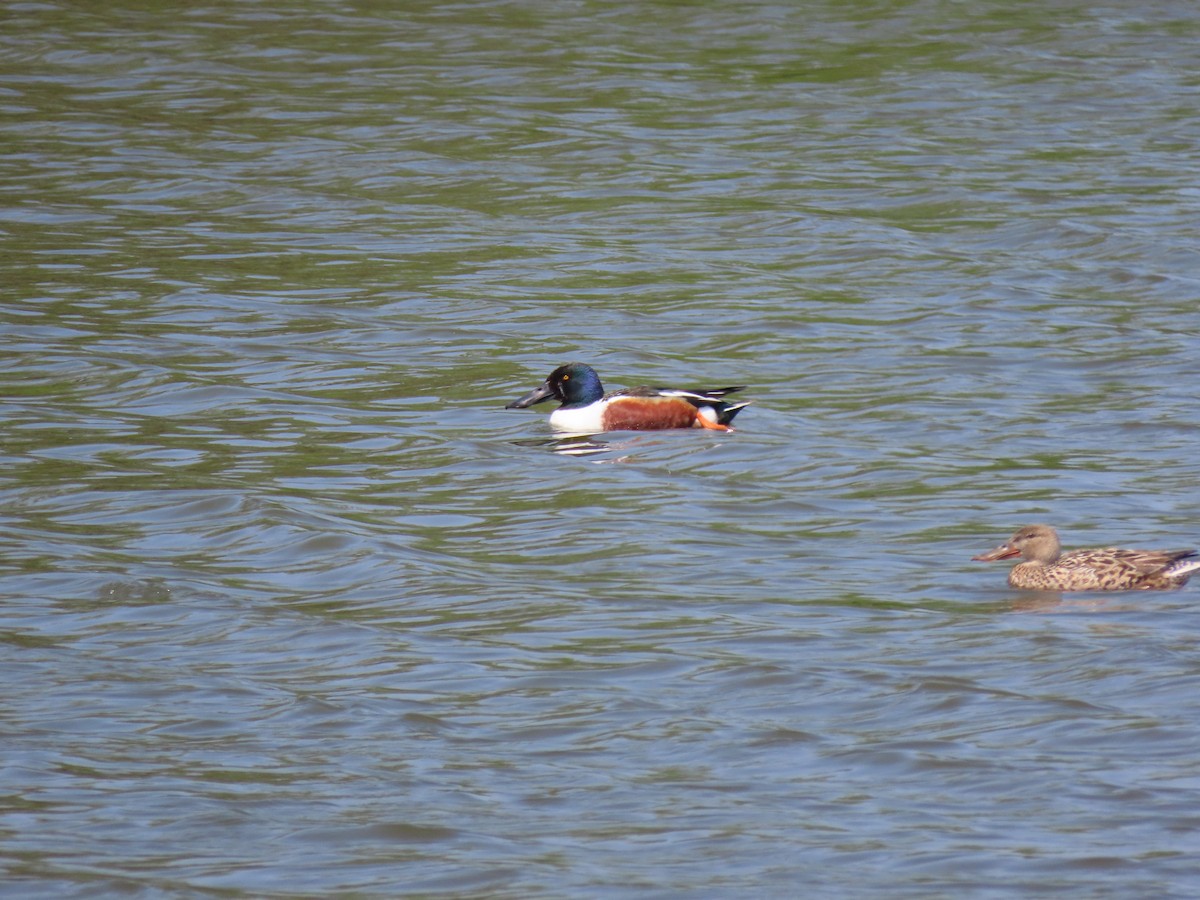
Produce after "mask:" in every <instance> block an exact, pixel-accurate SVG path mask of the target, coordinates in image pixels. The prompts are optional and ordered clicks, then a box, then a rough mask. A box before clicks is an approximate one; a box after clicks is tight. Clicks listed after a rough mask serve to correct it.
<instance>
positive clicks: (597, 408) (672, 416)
mask: <svg viewBox="0 0 1200 900" xmlns="http://www.w3.org/2000/svg"><path fill="white" fill-rule="evenodd" d="M741 390H745V385H740V386H737V387H725V388H715V389H713V390H700V391H685V390H677V389H674V388H661V387H635V388H625V389H624V390H621V391H613V392H611V393H608V394H606V393H604V386H603V385H602V384H601V383H600V376H599V375H597V374H596V370H595V369H593V368H592V367H591V366H589V365H586V364H585V363H581V362H571V363H567V364H566V365H562V366H559V367H558V368H557V369H555V370H554V371H553V372H551V373H550V374H549V376H547V378H546V380H545V381H543V382H542V383H541V384H540V385H538V386H537V387H535V388H534V389H533V390H532V391H530V392H529V393H528V394H526V395H525V396H524V397H521V398H520V399H518V400H514V401H513V402H512V403H509V404H508V405H506V406H505V407H504V408H505V409H525V408H526V407H530V406H533V405H534V404H535V403H541V402H543V401H544V400H557V401H559V403H560V404H561V405H560V406H559V407H558V409H556V410H554V412H552V413H551V414H550V427H551V428H553V429H554V430H555V431H567V432H571V433H573V434H599V433H601V432H605V431H657V430H661V429H666V428H707V429H710V430H712V431H732V430H733V429H732V426H731V425H730V423H731V422H732V421H733V417H734V416H736V415H737V414H738V413H739V412H741V411H742V410H743V409H745V408H746V407H747V406H749V405H750V404H749V402H748V401H747V402H746V403H726V402H725V400H724V399H723V398H724V397H726V396H727V395H729V394H732V393H734V392H736V391H741Z"/></svg>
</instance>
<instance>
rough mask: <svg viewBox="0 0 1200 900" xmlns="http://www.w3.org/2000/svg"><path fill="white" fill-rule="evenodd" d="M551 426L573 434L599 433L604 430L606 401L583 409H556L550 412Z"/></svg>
mask: <svg viewBox="0 0 1200 900" xmlns="http://www.w3.org/2000/svg"><path fill="white" fill-rule="evenodd" d="M550 427H551V428H553V429H554V430H555V431H569V432H571V433H572V434H598V433H599V432H601V431H603V430H604V401H603V400H597V401H596V402H595V403H592V404H591V405H589V406H584V407H582V408H581V409H556V410H555V411H554V412H552V413H550Z"/></svg>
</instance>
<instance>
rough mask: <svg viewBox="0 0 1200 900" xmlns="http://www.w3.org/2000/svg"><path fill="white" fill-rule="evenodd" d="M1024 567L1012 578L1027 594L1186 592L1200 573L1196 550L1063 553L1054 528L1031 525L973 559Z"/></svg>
mask: <svg viewBox="0 0 1200 900" xmlns="http://www.w3.org/2000/svg"><path fill="white" fill-rule="evenodd" d="M1014 556H1020V557H1021V558H1022V560H1023V561H1022V562H1019V563H1017V565H1015V566H1013V568H1012V570H1011V571H1010V572H1009V573H1008V583H1009V585H1010V586H1011V587H1015V588H1018V589H1021V590H1027V591H1146V590H1172V589H1174V588H1178V587H1183V585H1185V584H1186V583H1187V580H1188V579H1189V578H1190V577H1191V575H1192V573H1193V572H1195V571H1196V570H1197V569H1200V559H1197V558H1195V557H1196V556H1197V552H1196V551H1195V550H1190V549H1189V550H1121V549H1119V548H1116V547H1095V548H1090V549H1086V550H1073V551H1071V552H1070V553H1063V552H1062V544H1061V543H1060V542H1059V539H1058V532H1056V531H1055V530H1054V529H1053V528H1051V527H1050V526H1049V525H1026V526H1025V527H1024V528H1020V529H1018V530H1017V532H1016V533H1015V534H1013V536H1012V537H1010V538H1009V539H1008V540H1007V541H1005V542H1004V543H1003V544H1001V545H1000V546H999V547H997V548H996V549H995V550H991V551H989V552H987V553H981V554H980V555H979V556H973V557H971V558H972V559H974V560H979V561H980V562H991V561H992V560H997V559H1011V558H1012V557H1014Z"/></svg>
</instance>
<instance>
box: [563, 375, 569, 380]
mask: <svg viewBox="0 0 1200 900" xmlns="http://www.w3.org/2000/svg"><path fill="white" fill-rule="evenodd" d="M570 380H571V376H570V375H564V376H563V381H570Z"/></svg>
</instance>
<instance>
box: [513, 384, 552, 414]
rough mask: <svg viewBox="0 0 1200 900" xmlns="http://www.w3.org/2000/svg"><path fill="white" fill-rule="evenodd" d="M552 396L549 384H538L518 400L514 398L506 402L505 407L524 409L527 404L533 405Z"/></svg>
mask: <svg viewBox="0 0 1200 900" xmlns="http://www.w3.org/2000/svg"><path fill="white" fill-rule="evenodd" d="M553 396H554V388H552V387H550V385H549V384H539V385H538V386H537V387H535V388H534V389H533V390H532V391H530V392H529V393H528V394H526V395H525V396H524V397H522V398H521V399H520V400H514V401H513V402H512V403H510V404H508V405H507V406H506V407H504V408H505V409H524V408H525V407H527V406H533V404H535V403H541V402H542V401H543V400H549V399H550V398H551V397H553Z"/></svg>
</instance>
